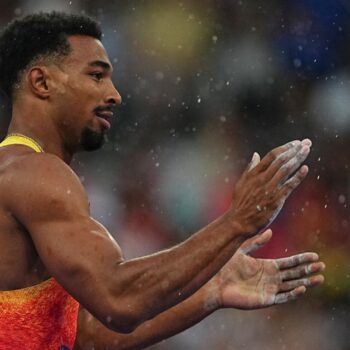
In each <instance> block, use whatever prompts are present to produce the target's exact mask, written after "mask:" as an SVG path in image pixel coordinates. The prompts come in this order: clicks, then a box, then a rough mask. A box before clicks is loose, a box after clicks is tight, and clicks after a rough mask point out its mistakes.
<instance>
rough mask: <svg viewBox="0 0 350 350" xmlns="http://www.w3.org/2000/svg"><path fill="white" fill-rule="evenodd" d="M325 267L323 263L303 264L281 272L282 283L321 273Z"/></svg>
mask: <svg viewBox="0 0 350 350" xmlns="http://www.w3.org/2000/svg"><path fill="white" fill-rule="evenodd" d="M325 267H326V265H325V264H324V263H323V262H318V263H313V264H303V265H300V266H297V267H294V268H291V269H287V270H283V271H281V278H282V281H288V280H292V279H296V278H300V277H304V276H308V275H311V274H313V273H317V272H321V271H323V270H324V269H325Z"/></svg>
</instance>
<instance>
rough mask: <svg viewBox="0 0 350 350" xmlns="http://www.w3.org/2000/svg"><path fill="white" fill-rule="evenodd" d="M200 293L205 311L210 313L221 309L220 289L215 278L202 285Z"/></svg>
mask: <svg viewBox="0 0 350 350" xmlns="http://www.w3.org/2000/svg"><path fill="white" fill-rule="evenodd" d="M202 292H203V307H204V310H205V311H207V312H208V313H212V312H214V311H216V310H218V309H221V308H222V298H221V297H220V288H219V283H218V281H217V278H216V276H214V277H213V278H212V279H211V280H210V281H209V282H208V283H207V284H206V285H204V287H203V288H202Z"/></svg>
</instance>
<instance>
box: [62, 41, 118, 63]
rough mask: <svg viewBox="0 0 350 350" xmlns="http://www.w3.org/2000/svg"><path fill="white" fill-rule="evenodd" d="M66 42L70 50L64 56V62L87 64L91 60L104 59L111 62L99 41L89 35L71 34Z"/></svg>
mask: <svg viewBox="0 0 350 350" xmlns="http://www.w3.org/2000/svg"><path fill="white" fill-rule="evenodd" d="M68 42H69V44H70V46H71V48H72V52H71V53H70V54H69V55H68V57H67V58H66V63H73V64H82V65H87V64H88V63H89V62H93V61H105V62H107V63H109V64H111V63H110V61H109V58H108V55H107V52H106V49H105V48H104V46H103V45H102V43H101V41H99V40H97V39H95V38H92V37H89V36H82V35H72V36H69V37H68Z"/></svg>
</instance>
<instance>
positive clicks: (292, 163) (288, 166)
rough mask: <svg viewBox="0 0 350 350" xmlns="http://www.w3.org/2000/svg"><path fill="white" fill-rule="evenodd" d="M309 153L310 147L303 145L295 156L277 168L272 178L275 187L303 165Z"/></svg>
mask: <svg viewBox="0 0 350 350" xmlns="http://www.w3.org/2000/svg"><path fill="white" fill-rule="evenodd" d="M286 153H287V152H286ZM309 154H310V147H308V146H302V147H301V149H300V151H299V152H298V153H296V154H295V156H293V157H292V158H291V159H289V160H288V161H287V162H286V163H284V164H283V165H282V166H280V168H279V169H277V171H276V172H275V174H274V176H273V178H272V180H271V184H272V185H273V186H274V187H275V186H278V185H279V184H282V183H284V182H285V180H286V179H287V178H288V177H289V176H291V175H292V174H293V173H294V172H295V171H296V170H297V169H298V168H299V167H300V166H301V164H302V163H303V162H304V161H305V159H306V158H307V156H308V155H309Z"/></svg>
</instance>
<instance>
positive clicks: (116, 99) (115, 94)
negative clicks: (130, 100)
mask: <svg viewBox="0 0 350 350" xmlns="http://www.w3.org/2000/svg"><path fill="white" fill-rule="evenodd" d="M105 103H107V104H113V105H120V104H121V103H122V97H121V96H120V93H119V91H118V90H117V89H116V87H115V86H114V84H113V83H111V85H110V89H109V90H108V93H107V95H106V97H105Z"/></svg>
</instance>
